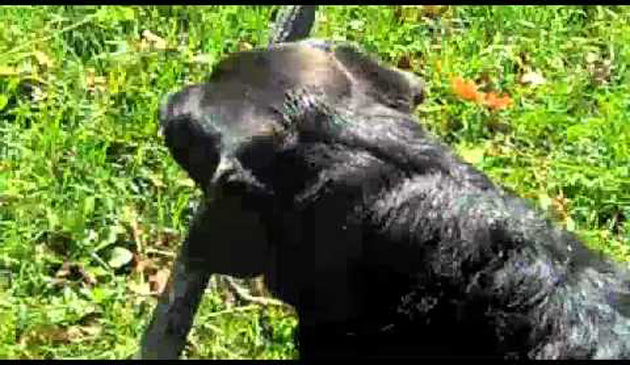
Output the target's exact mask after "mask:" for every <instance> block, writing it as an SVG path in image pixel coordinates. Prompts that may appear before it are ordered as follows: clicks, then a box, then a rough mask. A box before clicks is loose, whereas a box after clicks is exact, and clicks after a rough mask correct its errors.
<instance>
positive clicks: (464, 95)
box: [451, 77, 485, 103]
mask: <svg viewBox="0 0 630 365" xmlns="http://www.w3.org/2000/svg"><path fill="white" fill-rule="evenodd" d="M451 85H452V87H453V91H455V94H456V95H457V96H458V97H460V98H461V99H464V100H470V101H475V102H477V103H479V102H482V101H483V99H484V97H485V94H484V93H483V92H480V91H478V90H477V85H475V83H474V82H472V81H466V80H464V79H462V78H461V77H455V78H453V80H452V83H451Z"/></svg>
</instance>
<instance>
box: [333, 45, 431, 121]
mask: <svg viewBox="0 0 630 365" xmlns="http://www.w3.org/2000/svg"><path fill="white" fill-rule="evenodd" d="M333 52H334V54H335V58H336V59H337V60H338V61H339V62H341V64H343V66H344V67H345V68H346V69H347V70H348V71H349V72H350V74H351V75H352V76H353V78H354V79H355V81H356V82H357V83H358V84H359V85H360V86H361V90H362V91H363V92H365V93H366V94H368V95H370V96H371V97H372V98H373V99H375V100H376V101H378V102H380V103H381V104H383V105H386V106H388V107H391V108H394V109H396V110H399V111H401V112H404V113H410V112H412V111H413V110H414V109H415V107H416V106H418V105H419V104H420V103H422V101H423V100H424V96H425V84H424V82H423V81H422V80H421V79H420V78H419V77H418V76H416V75H414V74H412V73H410V72H406V71H402V70H398V69H396V68H392V67H389V66H387V65H384V64H380V63H379V62H378V61H377V60H376V59H375V58H373V57H371V56H370V55H368V54H366V53H365V52H364V51H362V50H361V49H360V48H358V47H357V46H355V45H352V44H349V43H342V44H337V45H336V46H335V47H334V49H333Z"/></svg>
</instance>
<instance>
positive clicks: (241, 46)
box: [238, 42, 254, 52]
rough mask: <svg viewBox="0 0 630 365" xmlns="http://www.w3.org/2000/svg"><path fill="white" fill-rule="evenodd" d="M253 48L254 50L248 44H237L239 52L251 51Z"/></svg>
mask: <svg viewBox="0 0 630 365" xmlns="http://www.w3.org/2000/svg"><path fill="white" fill-rule="evenodd" d="M253 48H254V46H252V45H251V44H250V43H248V42H238V50H239V51H240V52H244V51H249V50H251V49H253Z"/></svg>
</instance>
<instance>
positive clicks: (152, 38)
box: [142, 29, 167, 50]
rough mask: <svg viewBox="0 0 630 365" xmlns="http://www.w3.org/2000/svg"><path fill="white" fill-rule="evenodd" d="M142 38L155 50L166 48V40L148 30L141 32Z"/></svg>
mask: <svg viewBox="0 0 630 365" xmlns="http://www.w3.org/2000/svg"><path fill="white" fill-rule="evenodd" d="M142 38H143V40H146V42H147V43H149V44H150V45H152V46H153V47H154V48H155V49H158V50H165V49H166V47H167V44H166V40H164V38H162V37H160V36H158V35H156V34H154V33H153V32H151V31H150V30H148V29H147V30H145V31H143V32H142Z"/></svg>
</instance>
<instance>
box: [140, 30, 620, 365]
mask: <svg viewBox="0 0 630 365" xmlns="http://www.w3.org/2000/svg"><path fill="white" fill-rule="evenodd" d="M422 85H423V84H422V82H421V81H419V80H417V79H415V78H414V77H413V75H410V74H406V73H403V72H401V71H398V70H396V69H392V68H388V67H385V66H382V65H379V64H378V63H377V62H376V61H374V60H373V59H371V58H370V57H368V56H366V55H365V54H363V53H362V52H361V51H360V50H359V49H357V48H355V47H353V46H349V45H344V44H335V43H328V42H323V41H304V42H300V43H293V44H280V45H276V46H273V47H271V48H270V49H268V50H255V51H250V52H243V53H238V54H235V55H233V56H232V57H230V58H228V59H226V60H225V61H223V62H222V63H221V64H220V65H219V66H218V67H217V69H216V71H215V72H213V75H212V78H211V79H210V81H209V82H208V83H206V84H204V85H199V86H192V87H189V88H187V89H185V90H184V91H182V92H180V93H178V94H175V95H174V96H172V97H171V98H170V100H169V102H168V104H167V105H166V107H165V108H164V109H163V110H162V114H161V120H162V123H163V125H164V128H165V135H166V143H167V144H168V146H169V148H170V150H171V151H172V154H173V156H174V157H175V159H176V160H177V161H178V163H179V164H181V166H182V167H183V168H185V169H186V170H187V171H188V172H189V174H190V176H191V177H192V178H193V179H194V180H195V181H196V183H197V184H198V185H199V186H200V187H201V188H202V189H204V192H205V196H206V197H207V201H206V202H205V204H204V205H203V206H202V208H200V210H199V212H198V214H197V216H196V219H195V220H194V222H193V223H192V225H191V227H190V234H189V237H188V239H187V241H186V242H185V243H184V246H183V248H182V251H181V253H180V255H179V257H178V260H177V262H176V264H175V267H174V270H173V276H172V278H171V283H170V285H169V288H168V289H167V290H166V291H165V293H164V294H163V296H162V298H161V299H160V303H159V306H158V308H157V310H156V313H155V316H154V319H153V321H152V323H151V325H150V327H149V329H148V331H147V334H146V337H145V340H144V341H143V345H142V350H141V351H142V354H143V356H144V357H176V356H178V354H179V353H180V351H181V350H182V348H183V346H184V342H185V338H186V335H187V333H188V331H189V329H190V327H191V323H192V319H193V317H194V313H195V310H196V308H197V305H198V303H199V300H200V298H201V295H202V293H203V290H204V288H205V285H206V282H207V280H208V278H209V276H210V275H211V274H212V273H222V274H230V275H236V276H240V277H247V276H253V275H259V274H264V275H265V280H266V282H267V284H268V286H269V287H270V289H271V290H272V291H273V292H274V293H275V295H276V296H277V297H279V298H280V299H282V300H284V301H286V302H288V303H290V304H292V305H293V306H295V308H296V309H297V312H298V314H299V348H300V353H301V356H302V357H305V358H308V357H325V356H342V355H343V356H365V357H369V356H374V357H403V356H406V357H423V356H447V357H450V356H484V357H503V358H505V357H520V358H626V357H630V318H628V315H629V313H628V309H629V306H628V304H627V302H628V298H629V297H628V289H629V286H628V281H627V279H628V276H627V274H626V273H625V271H622V270H621V269H619V268H616V267H615V266H614V265H613V264H610V263H608V262H607V261H605V260H604V259H602V258H600V257H598V256H597V255H596V254H594V253H592V252H590V251H589V250H587V249H586V248H585V246H584V245H583V244H582V243H581V242H579V241H578V240H577V239H576V238H574V237H573V236H572V235H570V234H568V233H567V232H564V231H561V230H559V229H556V228H554V227H553V226H552V225H551V224H550V223H549V222H547V221H546V220H544V219H543V218H541V217H540V216H539V215H538V214H537V213H536V212H535V210H533V209H532V208H530V207H529V206H528V205H527V203H526V202H525V201H523V200H521V199H519V198H517V197H514V196H511V195H509V194H508V193H506V192H504V191H503V190H502V189H501V188H499V187H497V186H495V185H494V184H493V183H492V182H491V181H489V180H488V178H487V177H485V176H484V175H483V174H482V173H481V172H479V171H477V170H475V169H474V168H473V167H472V166H470V165H468V164H466V163H465V162H462V161H461V160H460V159H459V158H457V157H456V156H454V155H453V154H452V153H451V152H450V151H449V150H448V148H447V147H445V146H444V145H443V144H441V143H440V142H438V141H437V140H436V139H435V138H434V137H432V136H431V135H429V134H428V133H427V132H426V131H424V130H423V129H422V127H421V126H420V124H419V123H418V122H417V121H416V120H415V119H414V118H413V116H412V110H413V109H414V107H415V106H416V105H417V104H418V103H419V102H421V100H422V96H423V90H422Z"/></svg>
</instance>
